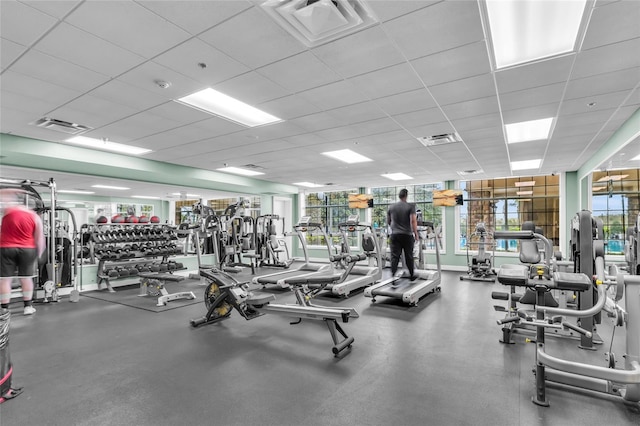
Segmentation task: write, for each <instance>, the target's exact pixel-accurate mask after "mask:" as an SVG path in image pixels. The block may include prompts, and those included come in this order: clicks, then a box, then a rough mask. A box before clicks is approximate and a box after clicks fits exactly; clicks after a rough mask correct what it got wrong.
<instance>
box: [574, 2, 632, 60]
mask: <svg viewBox="0 0 640 426" xmlns="http://www.w3.org/2000/svg"><path fill="white" fill-rule="evenodd" d="M599 3H600V2H598V3H596V6H598V5H599ZM638 22H640V3H639V2H637V1H619V2H616V3H613V4H609V5H606V6H602V7H596V8H595V9H594V10H593V14H592V15H591V20H590V21H589V30H588V31H587V33H586V35H585V38H584V42H583V43H582V49H584V50H587V49H592V48H594V47H599V46H604V45H607V44H612V43H616V42H619V41H623V40H628V39H632V38H637V37H640V25H638ZM612 28H615V31H612Z"/></svg>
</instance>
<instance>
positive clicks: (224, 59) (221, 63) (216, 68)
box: [153, 2, 250, 86]
mask: <svg viewBox="0 0 640 426" xmlns="http://www.w3.org/2000/svg"><path fill="white" fill-rule="evenodd" d="M202 3H204V2H202ZM153 62H155V63H158V64H160V65H162V66H164V67H166V68H169V69H171V70H173V71H175V72H179V73H181V74H183V75H186V76H187V77H189V78H191V79H192V80H195V81H199V82H201V83H203V84H205V85H206V86H213V85H215V84H218V83H220V82H222V81H225V80H227V79H230V78H233V77H236V76H238V75H240V74H244V73H246V72H248V71H250V68H248V67H247V66H245V65H243V64H241V63H240V62H238V61H236V60H234V59H232V58H230V57H229V56H227V55H225V54H224V53H222V52H220V51H219V50H218V49H215V48H214V47H212V46H210V45H208V44H207V43H205V42H204V41H202V40H200V39H198V38H193V39H191V40H188V41H186V42H184V43H182V44H180V45H179V46H176V47H175V48H174V49H171V50H169V51H167V52H165V53H163V54H161V55H159V56H156V57H155V58H153ZM201 63H202V64H205V66H206V67H205V68H203V67H201V66H200V65H199V64H201Z"/></svg>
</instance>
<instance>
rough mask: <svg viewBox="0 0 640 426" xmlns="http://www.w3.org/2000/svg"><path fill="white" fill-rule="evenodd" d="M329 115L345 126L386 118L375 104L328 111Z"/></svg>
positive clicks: (370, 103) (366, 103)
mask: <svg viewBox="0 0 640 426" xmlns="http://www.w3.org/2000/svg"><path fill="white" fill-rule="evenodd" d="M327 114H329V115H330V116H332V117H335V118H336V120H339V121H340V123H341V124H343V125H348V124H355V123H360V122H363V121H369V120H375V119H378V118H382V117H386V114H385V113H384V112H383V111H382V110H381V109H380V108H379V107H378V106H377V105H376V104H375V103H373V102H361V103H359V104H355V105H349V106H347V107H342V108H336V109H332V110H329V111H327Z"/></svg>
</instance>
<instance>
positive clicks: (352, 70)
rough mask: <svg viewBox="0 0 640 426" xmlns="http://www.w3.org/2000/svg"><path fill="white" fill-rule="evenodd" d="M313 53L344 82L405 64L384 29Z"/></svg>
mask: <svg viewBox="0 0 640 426" xmlns="http://www.w3.org/2000/svg"><path fill="white" fill-rule="evenodd" d="M312 52H313V54H314V55H316V56H317V57H318V58H319V59H320V60H321V61H322V62H324V63H325V64H326V65H327V66H329V67H330V68H331V69H333V70H334V71H335V72H337V73H338V74H339V75H340V76H342V77H344V78H348V77H353V76H355V75H359V74H365V73H368V72H371V71H375V70H378V69H381V68H386V67H389V66H391V65H395V64H398V63H400V62H403V60H404V58H403V57H402V55H401V54H400V53H399V52H398V50H397V49H396V47H395V45H394V44H393V43H392V41H391V40H389V38H388V37H387V35H386V34H385V32H384V31H383V30H382V28H381V27H380V26H374V27H371V28H368V29H366V30H363V31H360V32H357V33H355V34H351V35H349V36H346V37H344V38H341V39H338V40H336V41H333V42H331V43H327V44H325V45H322V46H319V47H316V48H314V49H313V50H312Z"/></svg>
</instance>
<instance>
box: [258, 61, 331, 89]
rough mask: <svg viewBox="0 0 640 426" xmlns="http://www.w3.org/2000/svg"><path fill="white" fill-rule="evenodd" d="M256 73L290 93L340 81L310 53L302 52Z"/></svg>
mask: <svg viewBox="0 0 640 426" xmlns="http://www.w3.org/2000/svg"><path fill="white" fill-rule="evenodd" d="M257 71H258V73H260V74H262V75H263V76H265V77H266V78H268V79H269V80H271V81H273V82H275V83H277V84H279V85H280V86H282V87H284V88H286V89H289V90H291V91H292V92H301V91H304V90H308V89H312V88H314V87H318V86H324V85H325V84H329V83H333V82H335V81H338V80H341V79H342V78H341V77H340V76H339V75H338V74H336V73H335V72H334V71H333V70H332V69H331V68H329V67H328V66H326V65H325V64H324V63H323V62H322V61H320V60H319V59H318V58H317V57H316V56H315V55H314V54H313V53H311V52H302V53H300V54H298V55H294V56H291V57H289V58H286V59H283V60H281V61H278V62H274V63H272V64H270V65H266V66H264V67H262V68H259V69H258V70H257Z"/></svg>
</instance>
